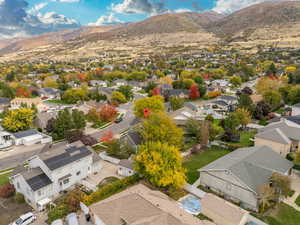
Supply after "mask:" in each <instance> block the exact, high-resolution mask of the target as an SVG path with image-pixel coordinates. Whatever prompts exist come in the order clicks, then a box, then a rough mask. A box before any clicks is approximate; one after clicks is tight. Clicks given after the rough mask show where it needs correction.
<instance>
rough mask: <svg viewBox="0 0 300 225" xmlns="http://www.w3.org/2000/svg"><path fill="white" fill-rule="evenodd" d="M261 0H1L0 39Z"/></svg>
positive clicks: (228, 9) (222, 8)
mask: <svg viewBox="0 0 300 225" xmlns="http://www.w3.org/2000/svg"><path fill="white" fill-rule="evenodd" d="M263 1H265V0H0V39H1V38H2V39H3V38H14V37H26V36H32V35H38V34H41V33H45V32H50V31H55V30H59V29H69V28H75V27H79V26H81V25H87V26H95V25H103V24H115V23H126V22H135V21H140V20H143V19H146V18H148V17H150V16H153V15H158V14H163V13H178V12H185V11H197V12H200V11H204V10H214V11H216V12H219V13H225V14H228V13H232V12H234V11H236V10H239V9H241V8H244V7H247V6H249V5H252V4H255V3H259V2H263ZM267 1H275V0H267ZM277 1H278V0H277Z"/></svg>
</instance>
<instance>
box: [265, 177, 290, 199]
mask: <svg viewBox="0 0 300 225" xmlns="http://www.w3.org/2000/svg"><path fill="white" fill-rule="evenodd" d="M270 181H271V184H272V187H273V188H274V190H275V194H276V197H277V200H278V201H279V200H280V198H281V197H287V196H288V195H289V193H290V191H291V180H290V178H289V177H288V176H285V175H281V174H279V173H273V174H272V177H271V179H270Z"/></svg>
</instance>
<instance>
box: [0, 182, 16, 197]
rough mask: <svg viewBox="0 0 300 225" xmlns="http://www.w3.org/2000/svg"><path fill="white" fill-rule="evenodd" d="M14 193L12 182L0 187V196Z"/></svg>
mask: <svg viewBox="0 0 300 225" xmlns="http://www.w3.org/2000/svg"><path fill="white" fill-rule="evenodd" d="M14 194H15V188H14V186H13V185H12V184H4V185H3V186H2V187H1V188H0V197H2V198H9V197H12V196H13V195H14Z"/></svg>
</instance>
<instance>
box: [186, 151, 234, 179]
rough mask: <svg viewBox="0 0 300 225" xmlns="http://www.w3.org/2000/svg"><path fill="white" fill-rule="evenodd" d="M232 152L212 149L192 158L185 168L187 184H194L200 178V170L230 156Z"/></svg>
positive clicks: (188, 160)
mask: <svg viewBox="0 0 300 225" xmlns="http://www.w3.org/2000/svg"><path fill="white" fill-rule="evenodd" d="M229 152H230V151H229V150H225V149H221V148H218V147H212V148H210V149H209V150H206V151H205V152H201V153H198V154H196V155H192V156H190V157H189V158H188V159H187V160H186V161H185V162H184V163H183V166H184V167H185V168H186V170H187V172H186V176H187V182H188V183H189V184H192V183H194V182H195V181H196V180H197V179H198V178H199V172H198V171H197V170H198V169H200V168H202V167H204V166H206V165H207V164H209V163H211V162H213V161H215V160H216V159H218V158H220V157H222V156H224V155H226V154H228V153H229Z"/></svg>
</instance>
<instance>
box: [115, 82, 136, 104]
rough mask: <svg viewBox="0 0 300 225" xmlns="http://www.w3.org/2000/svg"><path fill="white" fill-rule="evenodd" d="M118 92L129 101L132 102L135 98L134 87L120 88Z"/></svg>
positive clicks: (124, 86)
mask: <svg viewBox="0 0 300 225" xmlns="http://www.w3.org/2000/svg"><path fill="white" fill-rule="evenodd" d="M117 91H118V92H121V93H122V94H123V95H124V96H125V98H126V99H127V101H130V100H131V99H132V98H133V91H132V87H131V86H129V85H123V86H120V87H119V88H118V90H117Z"/></svg>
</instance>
